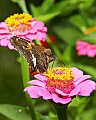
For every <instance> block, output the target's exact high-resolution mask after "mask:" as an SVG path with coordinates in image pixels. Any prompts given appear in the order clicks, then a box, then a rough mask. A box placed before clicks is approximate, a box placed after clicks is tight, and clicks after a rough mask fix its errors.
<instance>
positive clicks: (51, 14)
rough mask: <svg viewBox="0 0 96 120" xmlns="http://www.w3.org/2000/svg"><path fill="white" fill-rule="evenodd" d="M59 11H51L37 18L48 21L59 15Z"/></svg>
mask: <svg viewBox="0 0 96 120" xmlns="http://www.w3.org/2000/svg"><path fill="white" fill-rule="evenodd" d="M59 14H60V13H59V12H54V13H49V14H45V15H40V16H38V17H37V19H39V20H41V21H43V22H47V21H48V20H51V19H52V18H54V17H55V16H57V15H59Z"/></svg>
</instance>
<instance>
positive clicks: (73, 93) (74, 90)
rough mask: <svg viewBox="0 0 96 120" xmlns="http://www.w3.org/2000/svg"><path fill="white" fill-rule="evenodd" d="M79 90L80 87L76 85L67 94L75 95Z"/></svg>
mask: <svg viewBox="0 0 96 120" xmlns="http://www.w3.org/2000/svg"><path fill="white" fill-rule="evenodd" d="M79 92H80V88H79V87H76V88H74V89H73V90H72V91H71V92H70V94H69V96H74V95H77V94H78V93H79Z"/></svg>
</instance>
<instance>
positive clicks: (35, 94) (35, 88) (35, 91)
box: [24, 86, 42, 98]
mask: <svg viewBox="0 0 96 120" xmlns="http://www.w3.org/2000/svg"><path fill="white" fill-rule="evenodd" d="M40 90H42V88H41V87H38V86H29V87H27V88H25V89H24V91H25V92H28V94H29V95H30V97H31V98H39V97H40V95H39V94H38V91H40Z"/></svg>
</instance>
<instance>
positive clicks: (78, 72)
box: [71, 67, 83, 80]
mask: <svg viewBox="0 0 96 120" xmlns="http://www.w3.org/2000/svg"><path fill="white" fill-rule="evenodd" d="M71 70H72V71H73V72H74V74H75V75H76V76H75V80H77V79H79V78H80V77H81V76H82V75H83V72H82V71H81V70H79V69H77V68H75V67H73V68H71Z"/></svg>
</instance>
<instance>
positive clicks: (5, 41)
mask: <svg viewBox="0 0 96 120" xmlns="http://www.w3.org/2000/svg"><path fill="white" fill-rule="evenodd" d="M8 43H9V41H8V40H7V39H6V38H5V39H2V40H1V41H0V45H1V46H5V47H6V46H7V45H8Z"/></svg>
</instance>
